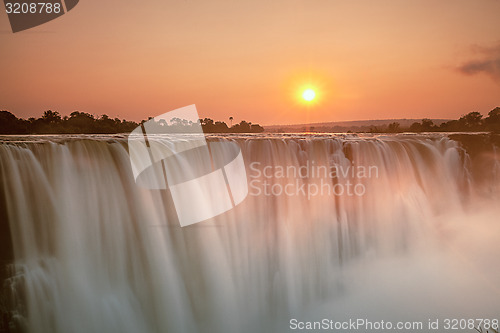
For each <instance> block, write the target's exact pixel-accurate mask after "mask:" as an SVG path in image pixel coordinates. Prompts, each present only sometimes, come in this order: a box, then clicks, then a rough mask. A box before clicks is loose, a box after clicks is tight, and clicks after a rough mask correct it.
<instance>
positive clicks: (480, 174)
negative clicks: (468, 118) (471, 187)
mask: <svg viewBox="0 0 500 333" xmlns="http://www.w3.org/2000/svg"><path fill="white" fill-rule="evenodd" d="M449 138H450V139H452V140H454V141H457V142H459V143H460V145H461V146H462V148H464V149H465V151H466V152H467V154H468V155H469V158H470V165H469V171H470V173H471V176H472V179H473V181H474V183H475V184H476V185H477V187H476V189H478V190H479V191H482V192H483V194H486V195H487V194H488V193H489V192H491V191H494V190H495V189H494V188H492V186H495V183H492V182H491V179H497V177H499V176H500V170H499V168H500V134H489V133H485V134H452V135H449Z"/></svg>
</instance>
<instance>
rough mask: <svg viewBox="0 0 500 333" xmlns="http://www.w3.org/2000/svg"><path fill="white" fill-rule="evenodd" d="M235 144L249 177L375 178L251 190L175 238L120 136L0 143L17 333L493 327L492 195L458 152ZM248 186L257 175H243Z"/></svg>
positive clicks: (498, 246)
mask: <svg viewBox="0 0 500 333" xmlns="http://www.w3.org/2000/svg"><path fill="white" fill-rule="evenodd" d="M232 139H234V140H236V141H237V142H238V143H239V145H240V147H241V149H242V151H243V154H244V158H245V162H246V164H247V167H249V165H250V163H251V162H259V163H260V167H264V166H268V165H269V166H272V167H273V168H274V169H273V170H276V168H278V166H285V167H286V166H294V167H296V168H299V167H300V166H301V165H302V166H303V165H306V164H307V163H308V161H309V163H312V162H313V161H314V163H315V165H316V166H321V165H328V166H332V165H340V166H344V167H347V166H349V165H351V166H352V165H358V166H359V165H361V166H375V167H376V168H377V170H378V177H372V178H362V179H352V178H349V176H348V178H349V179H342V177H340V179H337V180H336V181H338V182H339V183H342V182H345V181H347V180H352V181H354V182H359V183H362V184H363V185H364V187H365V189H366V194H364V195H363V196H347V195H343V196H335V195H315V196H313V197H311V199H310V200H308V199H307V197H304V196H301V195H296V196H287V195H279V196H265V195H262V194H261V195H259V196H252V195H250V196H249V197H247V199H246V200H245V201H244V202H243V203H242V204H241V205H239V206H237V207H236V209H234V210H232V211H229V212H227V213H225V214H223V215H221V216H218V217H216V218H214V219H212V220H209V221H206V222H202V223H200V224H196V225H193V226H189V227H185V228H180V227H179V226H178V225H177V224H176V223H175V222H174V221H175V216H174V215H173V214H175V213H174V212H173V211H172V207H171V205H170V204H168V203H166V202H168V197H167V195H166V194H165V193H164V191H150V190H145V189H141V188H139V187H137V186H136V184H135V183H134V179H133V176H132V174H131V170H130V162H129V158H128V154H127V150H126V147H125V144H124V142H125V140H123V139H117V140H103V139H102V138H101V139H100V138H94V139H92V140H80V139H71V140H69V141H65V142H62V141H61V142H58V143H50V142H48V140H47V142H37V143H8V144H2V145H0V171H1V174H0V176H1V177H2V182H1V183H0V184H1V185H2V187H3V190H4V191H5V193H6V201H7V205H6V207H7V214H8V219H9V223H10V228H11V232H12V238H13V244H14V252H15V268H16V272H17V275H16V277H14V278H12V279H10V280H9V283H11V284H10V286H11V287H12V288H14V289H15V291H16V292H17V294H18V295H24V298H23V299H21V298H22V297H19V302H18V309H17V311H18V315H19V316H20V317H21V316H22V317H23V319H22V320H23V322H24V323H25V325H26V327H27V329H28V331H29V332H42V333H59V332H61V333H63V332H64V333H66V332H74V333H79V332H81V333H89V332H96V333H97V332H131V333H136V332H287V331H289V326H288V322H289V320H290V319H291V318H297V319H299V320H302V321H313V320H320V319H322V318H330V319H336V320H340V319H349V318H352V319H356V318H371V319H372V320H386V321H387V320H393V321H401V320H412V321H419V320H420V321H424V322H425V323H426V322H427V320H428V319H435V318H490V319H493V318H497V319H498V317H499V312H500V311H499V309H500V307H499V305H500V293H499V282H500V269H499V268H498V263H497V260H498V259H497V258H498V255H499V254H500V243H499V241H498V235H500V227H499V223H498V221H497V220H498V218H497V217H498V214H499V213H500V210H499V208H498V205H497V203H498V196H497V194H498V193H496V192H491V191H490V192H489V196H488V197H485V196H484V191H483V188H478V186H477V185H475V184H474V182H473V180H472V179H471V177H470V170H469V169H468V165H469V163H468V159H467V156H466V155H464V154H463V152H461V149H460V148H459V146H458V144H457V143H456V142H453V141H450V140H448V139H447V138H444V137H443V138H439V137H438V138H432V139H431V138H426V137H402V136H401V137H378V138H364V139H359V138H356V137H336V138H327V137H308V136H306V137H284V138H279V137H271V138H266V137H263V136H252V137H233V138H232ZM495 161H496V163H498V159H497V158H496V157H495V158H494V162H495ZM248 176H249V180H255V179H257V181H263V180H264V179H263V177H256V176H257V173H256V172H255V171H252V169H250V167H249V169H248ZM322 178H325V177H312V176H310V177H308V178H305V179H299V180H297V179H291V178H290V177H289V178H287V177H274V178H273V179H271V180H270V181H271V183H273V184H281V185H285V184H287V183H294V184H296V185H297V184H299V185H300V184H302V183H304V184H314V183H316V184H319V183H320V182H321V180H322ZM323 180H324V181H330V182H331V181H332V180H331V179H326V180H325V179H323ZM488 184H489V185H495V184H499V180H498V179H495V178H491V179H490V180H489V182H488ZM491 188H495V186H492V187H491ZM496 188H498V186H497V187H496ZM193 209H196V207H193Z"/></svg>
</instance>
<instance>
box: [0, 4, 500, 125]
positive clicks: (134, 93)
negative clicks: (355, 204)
mask: <svg viewBox="0 0 500 333" xmlns="http://www.w3.org/2000/svg"><path fill="white" fill-rule="evenodd" d="M498 13H500V1H499V0H474V1H472V0H439V1H435V0H432V1H431V0H419V1H400V0H392V1H387V0H386V1H383V0H380V1H378V0H352V1H345V0H343V1H338V0H252V1H246V0H240V1H234V0H231V1H230V0H218V1H212V0H204V1H200V0H197V1H195V0H182V1H181V0H177V1H165V0H151V1H140V0H121V1H118V0H106V1H97V0H82V1H81V2H80V3H79V4H78V6H77V7H75V9H73V10H72V11H70V12H69V13H68V14H66V15H64V16H62V17H60V18H58V19H56V20H54V21H51V22H49V23H47V24H44V25H41V26H39V27H36V28H33V29H30V30H27V31H24V32H19V33H16V34H13V33H11V31H10V27H9V24H8V19H7V15H6V14H5V13H4V12H2V13H0V45H1V49H0V109H6V110H9V111H11V112H13V113H14V114H16V115H17V116H21V117H30V116H37V117H38V116H40V115H41V113H42V112H43V111H44V110H46V109H52V110H57V111H59V112H60V113H61V114H63V115H66V114H69V113H70V112H72V111H74V110H80V111H86V112H89V113H93V114H96V115H100V114H103V113H106V114H108V115H110V116H112V117H115V116H119V117H120V118H126V119H130V120H141V119H145V118H147V116H156V115H159V114H162V113H164V112H167V111H169V110H172V109H175V108H178V107H182V106H185V105H189V104H196V105H197V107H198V112H199V114H200V116H202V117H211V118H214V119H217V120H225V121H227V118H228V117H229V116H233V117H234V118H235V121H239V120H242V119H245V120H249V121H252V122H254V123H260V124H288V123H304V122H322V121H341V120H361V119H382V118H423V117H429V118H457V117H459V116H460V115H462V114H464V113H466V112H469V111H473V110H476V111H480V112H482V113H483V114H485V113H487V112H488V111H489V110H490V109H492V108H494V107H495V106H500V20H499V19H498V15H499V14H498ZM308 83H310V84H311V85H312V86H314V87H315V88H316V91H317V100H316V101H315V103H314V104H313V105H310V106H307V105H304V103H301V102H300V101H299V100H298V98H297V96H298V95H299V93H300V91H299V90H300V89H301V88H302V87H304V86H305V85H307V84H308Z"/></svg>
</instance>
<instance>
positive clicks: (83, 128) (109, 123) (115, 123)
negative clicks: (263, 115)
mask: <svg viewBox="0 0 500 333" xmlns="http://www.w3.org/2000/svg"><path fill="white" fill-rule="evenodd" d="M151 119H153V118H152V117H150V118H149V119H148V120H151ZM148 120H143V121H141V122H140V123H137V122H134V121H128V120H124V119H118V118H114V119H113V118H110V117H109V116H108V115H105V114H104V115H102V116H100V117H95V116H94V115H92V114H90V113H86V112H80V111H74V112H72V113H71V114H70V115H69V116H61V114H59V112H57V111H52V110H47V111H45V112H44V113H43V115H42V116H41V117H40V118H34V117H32V118H28V119H22V118H17V117H16V116H15V115H14V114H12V113H11V112H9V111H0V134H116V133H130V132H131V131H133V130H134V129H135V128H136V127H137V126H139V125H141V124H143V123H144V122H146V121H148ZM229 120H230V121H231V126H228V125H227V124H226V123H225V122H223V121H214V120H212V119H210V118H204V119H199V120H198V122H196V123H193V122H188V121H186V120H184V119H182V120H181V119H179V118H174V119H172V120H171V121H169V122H167V121H165V120H160V121H155V122H152V123H150V124H152V126H154V127H157V128H158V130H159V133H161V132H163V131H165V130H166V131H168V132H192V131H194V130H195V129H196V128H198V124H200V125H201V126H202V129H203V132H205V133H260V132H263V131H264V128H263V127H262V126H260V125H259V124H252V123H251V122H247V121H245V120H242V121H241V122H240V123H238V124H235V125H232V121H233V117H230V118H229Z"/></svg>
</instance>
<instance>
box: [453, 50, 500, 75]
mask: <svg viewBox="0 0 500 333" xmlns="http://www.w3.org/2000/svg"><path fill="white" fill-rule="evenodd" d="M473 51H474V53H475V54H477V57H476V59H472V60H469V61H467V62H465V63H464V64H463V65H461V66H460V67H458V71H459V72H461V73H462V74H465V75H476V74H486V75H488V76H490V77H491V78H492V79H493V80H495V81H496V82H498V83H500V43H498V45H495V46H492V47H483V46H475V47H473Z"/></svg>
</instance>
